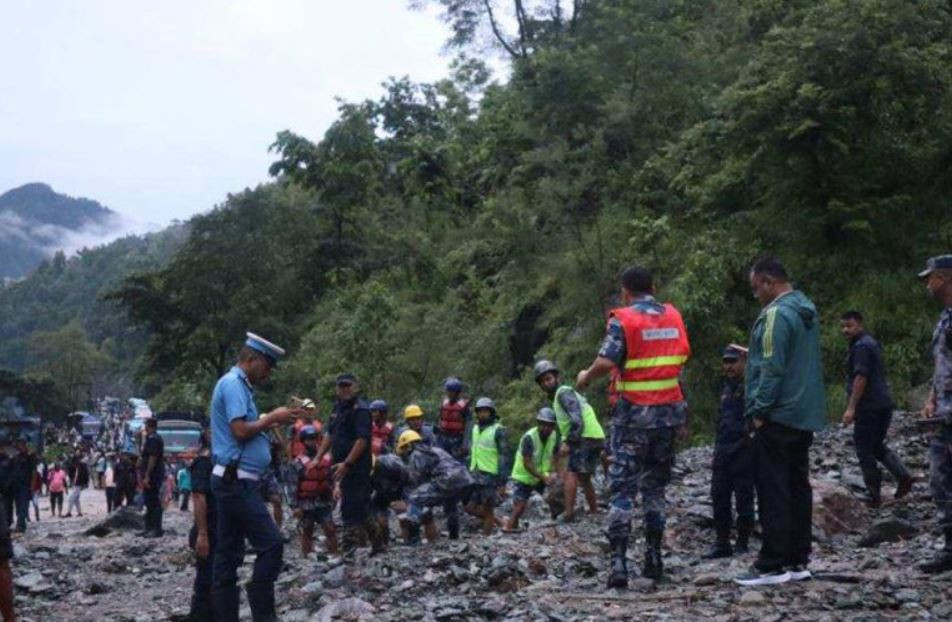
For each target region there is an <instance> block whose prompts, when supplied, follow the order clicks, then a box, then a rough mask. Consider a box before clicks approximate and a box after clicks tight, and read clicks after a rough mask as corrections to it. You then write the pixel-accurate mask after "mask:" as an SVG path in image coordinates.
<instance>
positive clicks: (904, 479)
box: [883, 449, 914, 499]
mask: <svg viewBox="0 0 952 622" xmlns="http://www.w3.org/2000/svg"><path fill="white" fill-rule="evenodd" d="M883 465H884V466H885V467H886V470H887V471H889V472H890V473H891V474H892V476H893V477H894V478H896V499H902V498H903V497H905V496H906V495H908V494H909V492H910V491H911V490H912V483H913V481H914V480H913V478H912V473H910V472H909V469H907V468H906V465H905V464H903V463H902V460H900V458H899V456H897V455H896V453H895V452H894V451H892V450H891V449H890V450H887V451H886V455H885V456H883Z"/></svg>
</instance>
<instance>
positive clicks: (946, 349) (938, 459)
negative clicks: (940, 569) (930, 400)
mask: <svg viewBox="0 0 952 622" xmlns="http://www.w3.org/2000/svg"><path fill="white" fill-rule="evenodd" d="M932 352H933V356H934V357H935V376H934V377H933V384H932V388H933V391H934V392H935V406H936V408H935V416H936V417H939V418H943V419H945V422H944V423H943V424H942V425H941V426H939V429H938V430H937V431H936V434H935V436H933V438H932V441H931V442H930V444H929V473H930V482H929V483H930V485H931V488H932V498H933V499H935V502H936V506H937V508H938V510H939V523H940V525H941V526H942V528H943V529H944V530H946V532H949V531H950V530H952V308H947V309H945V310H944V311H943V312H942V315H941V316H940V317H939V323H938V324H936V327H935V332H934V333H933V335H932Z"/></svg>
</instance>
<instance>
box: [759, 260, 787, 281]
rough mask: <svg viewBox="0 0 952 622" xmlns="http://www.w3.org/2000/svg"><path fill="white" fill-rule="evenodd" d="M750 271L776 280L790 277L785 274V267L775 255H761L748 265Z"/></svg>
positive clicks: (784, 279) (785, 279)
mask: <svg viewBox="0 0 952 622" xmlns="http://www.w3.org/2000/svg"><path fill="white" fill-rule="evenodd" d="M750 271H751V272H752V273H754V274H756V275H757V276H769V277H771V278H774V279H777V280H778V281H789V280H790V277H789V276H787V269H786V268H784V267H783V264H782V263H781V262H780V260H779V259H777V258H776V257H771V256H767V257H761V258H760V259H758V260H757V261H755V262H754V265H752V266H751V267H750Z"/></svg>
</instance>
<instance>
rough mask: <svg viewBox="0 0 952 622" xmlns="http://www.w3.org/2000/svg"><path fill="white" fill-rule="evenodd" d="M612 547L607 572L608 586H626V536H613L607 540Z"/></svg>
mask: <svg viewBox="0 0 952 622" xmlns="http://www.w3.org/2000/svg"><path fill="white" fill-rule="evenodd" d="M609 542H610V543H611V547H612V561H611V570H609V572H608V587H609V588H613V587H616V588H626V587H628V557H627V555H628V537H627V536H625V537H620V536H618V537H614V538H612V539H611V540H609Z"/></svg>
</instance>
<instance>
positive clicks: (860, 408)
mask: <svg viewBox="0 0 952 622" xmlns="http://www.w3.org/2000/svg"><path fill="white" fill-rule="evenodd" d="M840 327H841V329H842V332H843V336H844V337H846V339H847V340H848V341H849V344H850V346H849V353H848V354H847V355H846V399H847V404H846V410H845V411H844V412H843V425H844V426H848V425H851V424H853V446H854V447H855V449H856V457H857V459H858V460H859V467H860V470H861V471H862V473H863V483H865V484H866V498H865V499H864V501H865V502H866V504H867V505H869V506H870V507H873V508H878V507H879V506H880V504H881V503H882V493H881V487H882V481H883V474H882V472H881V471H880V470H879V465H878V464H876V462H877V461H879V462H882V463H883V466H885V467H886V469H887V470H888V471H889V472H890V473H891V474H892V476H893V477H894V478H895V479H896V482H897V485H896V494H895V498H896V499H901V498H902V497H904V496H906V495H907V494H909V492H910V491H911V490H912V483H913V478H912V474H910V473H909V469H907V468H906V465H905V464H903V462H902V460H901V459H900V458H899V456H898V455H896V453H895V452H894V451H892V450H891V449H889V447H887V446H886V435H887V434H888V433H889V424H890V423H891V422H892V413H893V407H894V406H895V405H894V404H893V399H892V394H891V391H890V389H889V381H888V380H887V379H886V365H885V363H884V362H883V351H882V348H881V347H880V345H879V342H878V341H876V339H874V338H873V336H872V335H870V334H869V333H868V332H866V330H865V328H864V326H863V314H862V313H860V312H859V311H847V312H846V313H844V314H843V315H842V317H841V318H840Z"/></svg>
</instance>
